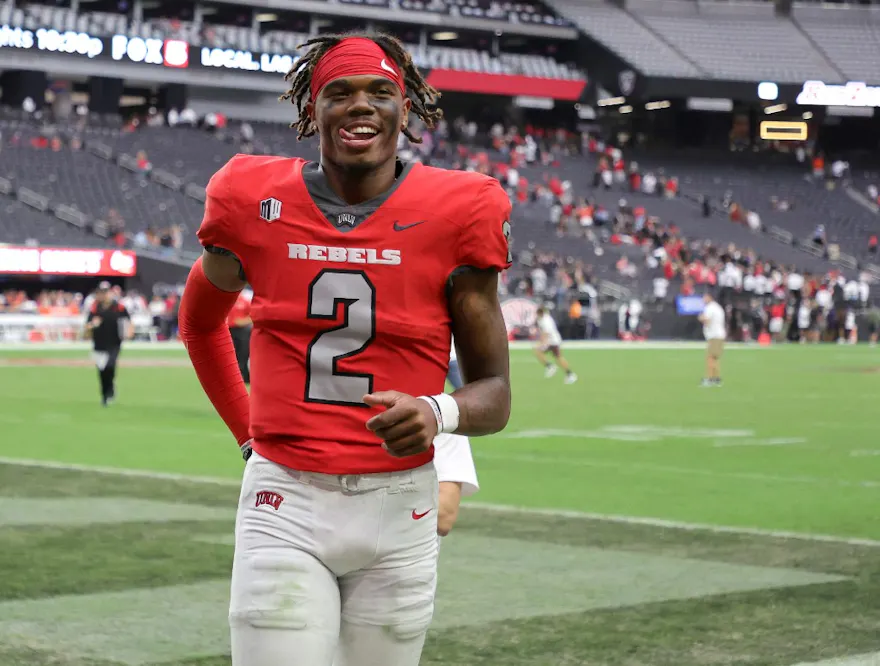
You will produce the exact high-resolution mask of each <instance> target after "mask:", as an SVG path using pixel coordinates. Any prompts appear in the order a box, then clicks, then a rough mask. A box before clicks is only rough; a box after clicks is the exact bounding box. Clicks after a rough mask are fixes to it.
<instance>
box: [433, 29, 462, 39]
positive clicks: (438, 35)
mask: <svg viewBox="0 0 880 666" xmlns="http://www.w3.org/2000/svg"><path fill="white" fill-rule="evenodd" d="M431 39H433V40H434V41H435V42H449V41H452V40H453V39H458V33H457V32H452V31H447V32H435V33H434V34H433V35H431Z"/></svg>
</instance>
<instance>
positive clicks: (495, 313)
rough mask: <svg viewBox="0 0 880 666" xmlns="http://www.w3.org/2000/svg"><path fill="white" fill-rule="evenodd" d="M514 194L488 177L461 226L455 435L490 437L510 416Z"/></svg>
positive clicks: (454, 301) (453, 305) (455, 282)
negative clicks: (505, 288) (507, 308)
mask: <svg viewBox="0 0 880 666" xmlns="http://www.w3.org/2000/svg"><path fill="white" fill-rule="evenodd" d="M510 213H511V204H510V197H509V196H508V195H507V193H506V192H505V191H504V189H503V188H502V187H501V185H500V183H499V182H498V181H497V180H494V179H492V180H490V181H487V182H486V183H485V184H484V185H483V186H482V188H481V189H480V191H479V193H478V195H477V197H476V198H475V200H474V210H473V213H472V218H471V219H470V220H468V221H467V223H465V224H464V226H463V227H462V232H461V238H460V240H459V265H460V266H461V268H460V269H459V270H458V271H456V273H455V275H454V276H453V278H452V281H451V285H450V289H449V314H450V317H451V319H452V333H453V335H454V337H455V349H456V352H457V354H458V366H459V369H460V370H461V376H462V379H463V380H464V382H465V385H464V386H463V387H462V388H460V389H458V390H457V391H455V393H453V394H452V397H453V398H454V399H455V402H456V403H457V404H458V411H459V419H458V428H457V429H456V430H455V432H456V433H458V434H461V435H474V436H476V435H490V434H492V433H495V432H499V431H500V430H503V429H504V427H505V426H506V425H507V420H508V419H509V418H510V356H509V354H510V353H509V350H508V347H507V327H506V325H505V324H504V316H503V315H502V313H501V302H500V300H499V298H498V273H499V272H501V271H502V270H504V269H506V268H509V267H510V264H511V261H512V255H511V252H510Z"/></svg>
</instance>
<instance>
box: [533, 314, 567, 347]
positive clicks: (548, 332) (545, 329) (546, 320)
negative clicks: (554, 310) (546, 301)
mask: <svg viewBox="0 0 880 666" xmlns="http://www.w3.org/2000/svg"><path fill="white" fill-rule="evenodd" d="M537 324H538V330H539V331H541V333H542V334H543V338H544V342H545V344H548V345H553V346H558V345H561V344H562V336H561V335H559V329H558V328H556V322H555V321H554V320H553V317H551V316H550V313H549V312H545V313H544V316H543V317H540V318H539V319H538V321H537Z"/></svg>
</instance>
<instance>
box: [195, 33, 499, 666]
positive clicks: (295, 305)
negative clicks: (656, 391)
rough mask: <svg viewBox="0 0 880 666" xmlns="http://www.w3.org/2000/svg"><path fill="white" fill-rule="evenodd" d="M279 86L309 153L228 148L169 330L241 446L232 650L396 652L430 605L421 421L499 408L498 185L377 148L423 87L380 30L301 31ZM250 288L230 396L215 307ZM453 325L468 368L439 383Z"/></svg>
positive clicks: (433, 482)
mask: <svg viewBox="0 0 880 666" xmlns="http://www.w3.org/2000/svg"><path fill="white" fill-rule="evenodd" d="M304 47H306V48H307V49H308V50H307V52H306V53H305V55H303V57H302V58H300V59H299V60H298V61H297V63H296V66H295V68H294V69H293V70H291V72H290V73H289V74H288V76H287V79H288V81H290V83H291V87H290V90H289V91H288V92H287V93H286V94H285V95H284V99H288V100H290V101H291V102H292V103H293V104H294V105H295V106H296V109H297V112H298V120H297V121H296V123H295V127H296V129H297V130H298V135H299V137H300V138H304V137H309V136H312V135H314V134H317V135H318V137H319V139H320V160H319V161H316V162H310V161H306V160H303V159H299V158H292V159H289V158H281V157H267V156H250V155H237V156H236V157H233V158H232V159H231V160H230V161H229V162H228V163H227V164H226V165H225V166H224V167H223V168H222V169H220V171H218V172H217V174H215V175H214V177H213V178H212V179H211V181H210V183H209V184H208V189H207V200H206V204H205V216H204V219H203V221H202V225H201V227H200V229H199V239H200V240H201V242H202V244H203V245H204V247H205V252H204V253H203V255H202V257H201V258H200V259H199V260H198V261H197V262H196V264H195V265H194V266H193V268H192V271H191V272H190V276H189V278H188V280H187V286H186V292H185V294H184V297H183V302H182V304H181V308H180V330H181V338H182V339H183V340H184V342H185V344H186V346H187V350H188V352H189V356H190V358H191V360H192V363H193V366H194V367H195V370H196V373H197V375H198V377H199V380H200V381H201V384H202V386H203V388H204V390H205V392H206V393H207V395H208V397H209V398H210V399H211V401H212V403H213V404H214V406H215V408H216V410H217V412H218V413H219V415H220V416H221V417H222V418H223V420H224V421H225V422H226V424H227V426H228V427H229V428H230V430H231V431H232V433H233V434H234V436H235V438H236V439H237V441H238V443H239V445H240V447H241V449H242V453H243V456H244V457H245V458H246V459H247V461H248V462H247V464H246V466H245V472H244V478H243V480H242V489H241V496H240V502H239V506H238V515H237V519H236V530H235V556H234V561H233V571H232V590H231V602H230V610H229V621H230V627H231V635H232V663H233V666H329V665H330V664H331V663H332V662H333V660H334V657H335V658H336V664H337V666H353V665H356V666H416V665H417V664H418V663H419V658H420V655H421V651H422V646H423V644H424V640H425V633H426V631H427V629H428V625H429V624H430V621H431V617H432V614H433V609H434V590H435V585H436V571H437V552H438V538H437V528H438V508H439V504H438V481H437V474H436V471H435V469H434V465H433V462H432V457H433V446H432V442H433V440H434V437H435V436H436V435H438V434H443V433H446V434H449V433H457V434H461V435H471V436H478V435H487V434H490V433H494V432H498V431H499V430H501V429H502V428H504V426H505V425H506V424H507V420H508V417H509V414H510V380H509V359H508V346H507V333H506V330H505V326H504V319H503V317H502V314H501V307H500V304H499V301H498V295H497V283H498V273H499V272H500V271H502V270H504V269H506V268H507V267H509V266H510V253H509V247H508V235H509V233H510V224H509V216H510V200H509V198H508V197H507V194H506V193H505V192H504V190H503V189H502V188H501V186H500V184H499V183H498V181H497V180H494V179H492V178H489V177H486V176H483V175H479V174H476V173H468V172H463V171H446V170H443V169H437V168H432V167H428V166H424V165H422V164H418V163H413V164H404V163H402V162H400V161H399V160H398V159H397V155H396V147H397V139H398V135H399V134H400V133H401V132H403V133H404V134H405V135H406V136H407V137H408V138H409V139H410V141H416V142H418V140H419V139H418V137H416V136H414V135H412V133H411V132H410V131H409V130H408V129H407V120H408V117H409V115H410V114H411V113H412V114H414V115H416V116H417V117H419V118H420V119H421V120H422V121H423V122H424V123H425V124H426V125H427V126H428V127H432V126H433V125H434V123H435V122H436V121H437V120H438V119H439V118H440V117H441V115H442V114H441V112H440V110H439V109H437V108H435V107H434V106H433V102H434V100H435V98H436V97H437V95H438V93H437V91H436V90H435V89H434V88H432V87H431V86H430V85H428V84H427V83H426V81H425V80H424V79H423V78H422V75H421V74H420V72H419V71H418V69H417V68H416V67H415V65H414V64H413V61H412V58H411V56H410V55H409V54H408V53H407V52H406V50H405V48H404V47H403V46H402V44H401V43H400V42H398V41H397V40H396V39H394V38H392V37H389V36H386V35H322V36H320V37H316V38H314V39H311V40H309V41H308V42H307V43H306V44H305V45H304ZM246 283H248V284H250V286H251V288H252V289H253V292H254V296H253V301H252V303H251V319H252V320H253V332H252V338H251V394H250V397H249V396H248V393H247V391H246V389H245V385H244V382H243V381H242V378H241V373H240V372H239V371H238V367H237V365H236V362H235V352H234V350H233V346H232V341H231V339H230V335H229V329H228V328H227V327H226V326H225V317H226V314H227V313H228V312H229V310H230V309H231V308H232V306H233V304H234V303H235V300H236V298H237V293H238V292H239V291H240V290H241V289H242V288H243V287H244V286H245V284H246ZM453 333H454V334H455V337H456V342H457V348H458V355H459V363H460V364H461V366H462V369H463V370H464V373H463V374H464V376H465V377H466V378H467V380H468V383H467V384H466V385H465V386H464V387H462V388H461V389H459V390H457V391H455V392H454V393H452V394H446V393H444V392H443V389H444V382H445V378H446V373H447V370H448V367H449V353H450V349H449V348H450V338H451V335H452V334H453Z"/></svg>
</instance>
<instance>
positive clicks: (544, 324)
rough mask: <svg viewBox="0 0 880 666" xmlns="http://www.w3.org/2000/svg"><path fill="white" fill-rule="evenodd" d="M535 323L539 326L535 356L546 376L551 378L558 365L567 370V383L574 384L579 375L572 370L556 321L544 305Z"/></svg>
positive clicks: (540, 307) (538, 312) (539, 310)
mask: <svg viewBox="0 0 880 666" xmlns="http://www.w3.org/2000/svg"><path fill="white" fill-rule="evenodd" d="M536 314H537V319H536V321H535V325H536V326H537V327H538V346H537V347H535V356H537V357H538V360H539V361H540V362H541V365H543V366H544V368H545V371H544V376H545V377H547V378H549V377H552V376H553V375H555V374H556V366H559V367H560V368H562V369H563V370H565V383H566V384H574V383H575V382H576V381H577V375H576V374H574V373H573V372H572V371H571V367H570V366H569V365H568V361H566V360H565V358H564V357H563V356H562V336H561V335H559V329H558V328H556V322H555V321H553V317H552V316H551V315H550V313H549V312H548V311H547V308H545V307H544V306H543V305H541V306H539V307H538V310H537V313H536ZM547 352H550V354H551V355H552V356H553V358H554V360H555V362H556V363H555V365H554V364H553V363H551V362H550V361H548V360H547Z"/></svg>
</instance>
